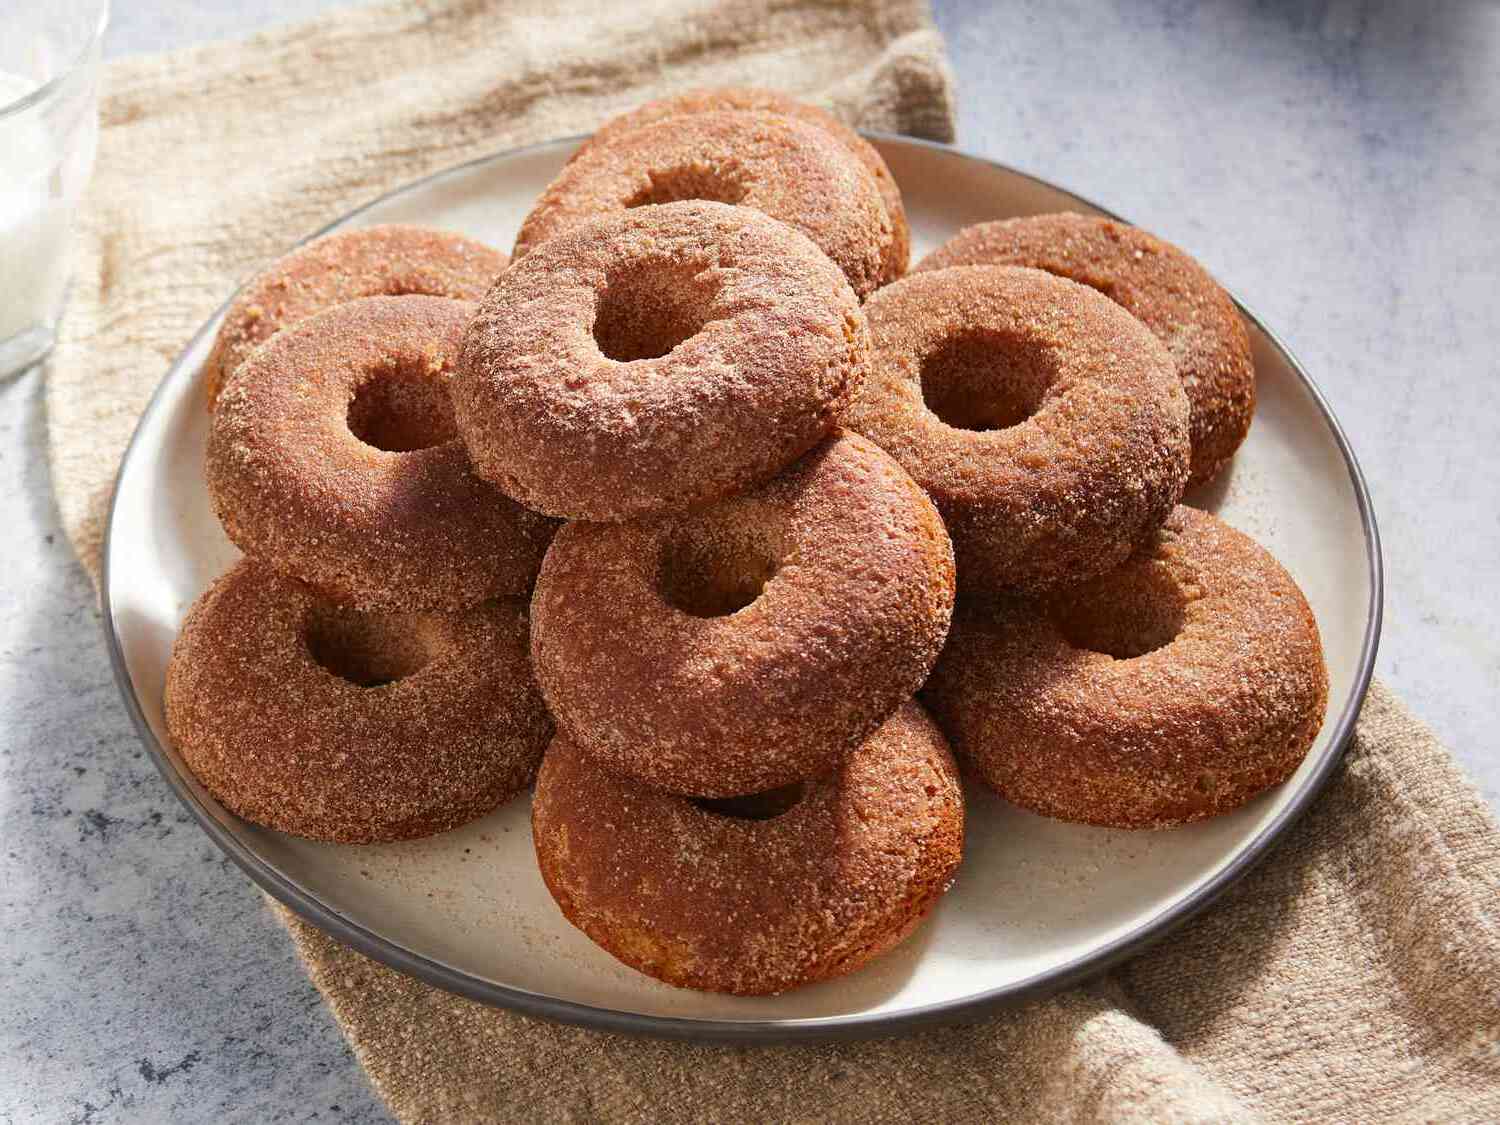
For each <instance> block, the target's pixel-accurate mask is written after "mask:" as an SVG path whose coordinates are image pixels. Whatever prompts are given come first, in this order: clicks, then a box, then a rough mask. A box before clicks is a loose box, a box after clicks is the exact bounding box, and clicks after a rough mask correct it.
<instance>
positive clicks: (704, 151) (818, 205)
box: [515, 112, 896, 297]
mask: <svg viewBox="0 0 1500 1125" xmlns="http://www.w3.org/2000/svg"><path fill="white" fill-rule="evenodd" d="M686 199H696V200H713V201H715V202H718V203H731V204H738V205H739V206H741V207H749V208H753V209H754V210H756V211H760V212H763V213H764V214H767V215H770V216H771V217H772V218H773V219H779V220H780V221H781V222H783V223H786V224H787V225H789V226H792V227H795V228H796V229H797V230H799V231H801V232H802V233H803V234H805V235H807V237H808V238H810V239H812V241H813V243H814V244H816V245H817V247H818V248H819V249H820V250H822V251H823V252H824V253H825V254H827V255H828V256H829V257H830V258H832V259H833V260H834V262H835V263H836V264H837V265H838V267H839V268H840V269H841V270H843V271H844V276H845V277H847V278H848V279H849V284H850V285H851V286H852V287H853V288H854V292H855V293H856V294H858V295H859V296H861V297H863V296H865V295H866V294H867V293H869V292H871V291H872V290H874V289H876V288H877V287H878V286H880V285H883V284H884V283H885V282H887V281H890V280H892V278H893V277H894V275H893V274H892V273H890V262H891V258H892V255H893V253H894V242H895V239H896V234H895V227H894V224H893V223H892V221H891V217H890V214H889V213H888V212H887V210H886V204H885V202H884V200H883V199H882V197H881V194H880V188H879V187H878V186H877V184H876V183H875V179H874V177H873V176H871V175H870V173H869V171H868V169H866V168H865V166H864V165H863V164H861V163H860V162H859V160H857V159H856V158H855V157H854V156H852V155H850V153H849V151H848V150H847V149H846V148H844V147H842V146H841V145H839V144H838V143H837V142H835V141H834V139H833V138H832V137H831V136H829V134H828V133H827V132H825V131H824V130H823V129H822V128H820V127H819V126H817V125H811V124H809V123H808V122H806V121H799V120H797V119H796V118H792V117H785V116H782V115H779V114H770V113H747V112H746V113H700V114H692V115H689V116H685V117H673V118H669V119H667V120H664V121H657V122H654V123H652V124H650V125H643V126H641V127H640V128H639V129H633V130H631V131H630V132H626V133H617V134H614V135H612V136H609V137H606V138H604V139H603V140H599V141H596V142H595V143H593V144H591V145H590V146H589V148H588V151H587V152H584V153H582V154H581V155H580V156H578V158H577V159H575V160H573V161H572V162H571V163H569V164H568V165H566V166H565V167H564V168H563V170H562V171H561V172H560V173H559V174H558V176H557V179H555V180H553V181H552V183H551V184H550V185H549V186H548V188H547V190H546V191H544V192H543V193H542V196H541V198H540V199H538V200H537V203H536V206H535V207H533V208H532V210H531V213H530V214H529V215H527V216H526V221H525V222H523V223H522V224H521V232H520V234H519V235H517V237H516V245H515V256H516V257H517V258H520V257H522V256H523V255H525V254H528V253H530V252H531V250H532V249H533V248H534V247H536V246H538V245H541V244H542V243H545V242H547V241H548V240H549V239H552V238H555V237H557V235H559V234H561V233H562V232H563V231H566V230H571V229H572V228H574V227H576V226H577V225H578V224H579V223H582V222H585V221H587V220H588V219H592V218H597V217H598V216H600V215H610V214H615V213H618V212H620V211H624V210H627V209H630V208H634V207H640V206H642V205H646V204H652V203H673V202H678V201H681V200H686Z"/></svg>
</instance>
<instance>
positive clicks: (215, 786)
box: [166, 559, 552, 844]
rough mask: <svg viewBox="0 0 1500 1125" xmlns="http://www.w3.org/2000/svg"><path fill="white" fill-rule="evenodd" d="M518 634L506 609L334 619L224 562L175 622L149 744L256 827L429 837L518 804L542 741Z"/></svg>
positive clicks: (537, 701) (255, 573) (521, 615)
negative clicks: (156, 741) (166, 742)
mask: <svg viewBox="0 0 1500 1125" xmlns="http://www.w3.org/2000/svg"><path fill="white" fill-rule="evenodd" d="M526 633H527V622H526V604H525V602H524V601H522V600H520V599H510V600H507V601H493V602H486V603H485V604H484V605H481V606H478V607H476V608H474V609H471V610H468V611H466V612H464V613H460V614H451V615H420V614H360V613H352V612H349V611H345V610H340V609H338V608H336V607H334V606H333V605H331V604H329V603H327V602H323V601H321V600H320V599H318V598H316V597H315V596H313V595H312V594H311V593H309V592H308V590H307V588H306V587H305V586H303V585H301V584H299V583H297V582H292V581H289V580H287V579H284V578H281V577H279V576H278V575H277V574H276V573H275V572H273V571H271V570H269V569H267V568H266V567H263V566H261V565H260V564H259V563H257V562H255V561H254V560H252V559H246V560H242V561H241V562H239V563H238V564H236V565H235V567H234V568H233V569H232V570H230V571H229V572H228V573H227V574H225V575H223V576H222V577H220V578H219V579H218V580H217V581H216V582H215V583H214V584H213V585H212V586H211V587H209V589H208V592H207V593H205V594H204V595H203V596H202V597H201V598H199V599H198V601H197V602H196V603H195V604H194V606H193V608H192V610H191V611H190V612H189V613H188V616H187V619H186V620H185V621H184V622H183V625H182V631H181V633H179V634H178V636H177V642H176V644H174V645H173V647H172V659H171V662H170V664H169V665H168V668H167V687H166V720H167V729H168V731H169V732H170V733H171V737H172V742H173V744H174V745H175V746H176V747H177V752H178V753H179V754H181V755H182V758H183V761H184V762H186V763H187V765H188V768H189V769H191V770H192V771H193V773H194V775H196V776H197V778H198V780H199V781H200V782H202V783H203V785H204V786H205V787H206V788H207V789H208V791H209V792H210V793H212V794H213V795H214V797H215V798H216V799H217V800H218V801H219V802H220V803H221V804H223V805H224V806H225V807H226V808H228V809H229V810H230V811H231V812H234V813H236V814H237V815H239V816H242V817H244V818H245V819H246V820H249V821H253V822H254V823H256V824H260V825H264V826H265V827H267V828H275V829H277V830H279V831H282V832H290V833H292V834H293V835H297V836H306V837H308V838H310V839H314V840H329V841H333V842H335V843H347V844H364V843H374V842H378V841H388V840H406V839H412V838H414V837H417V836H429V835H432V834H433V833H436V832H444V831H446V830H448V829H450V828H454V827H457V826H458V825H460V824H463V823H464V822H466V821H469V820H473V819H474V818H476V817H479V816H483V815H484V814H485V813H487V812H489V811H490V810H491V809H493V808H495V807H496V806H497V805H499V804H501V803H502V802H504V801H506V800H509V799H510V798H511V797H513V796H514V795H516V794H517V793H519V792H520V791H521V790H522V789H523V788H524V787H525V786H526V784H527V782H528V781H530V779H531V776H532V774H533V773H534V771H535V770H536V765H537V762H538V761H539V760H540V758H541V755H542V751H543V749H544V748H545V747H546V744H547V740H548V738H549V737H550V736H551V733H552V723H551V720H549V719H548V717H547V712H546V708H545V707H544V706H543V704H542V700H541V696H540V695H538V693H537V690H536V685H535V683H534V682H533V681H532V678H531V670H530V667H529V665H528V663H527V658H526Z"/></svg>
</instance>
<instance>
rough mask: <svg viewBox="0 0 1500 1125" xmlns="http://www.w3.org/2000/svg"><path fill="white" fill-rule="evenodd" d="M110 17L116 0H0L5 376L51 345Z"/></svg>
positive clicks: (0, 282)
mask: <svg viewBox="0 0 1500 1125" xmlns="http://www.w3.org/2000/svg"><path fill="white" fill-rule="evenodd" d="M108 17H109V3H108V0H0V379H5V378H7V377H9V376H11V375H15V374H17V373H18V372H20V371H22V370H24V369H25V368H26V367H28V366H30V365H31V364H32V363H35V362H36V361H37V360H39V359H41V358H42V357H43V356H45V355H46V354H47V353H48V352H49V351H51V349H52V343H53V340H54V338H55V335H56V331H57V322H58V317H59V316H60V315H61V314H62V306H63V298H64V297H65V296H66V292H67V285H68V228H69V224H70V222H71V220H72V216H73V209H74V207H75V206H76V205H77V203H78V198H79V196H80V195H82V194H83V189H84V187H85V185H86V184H87V183H88V178H89V172H90V171H91V170H92V168H93V166H94V148H95V145H96V142H97V140H98V136H99V41H100V38H101V37H102V36H103V34H104V26H105V23H106V22H107V20H108Z"/></svg>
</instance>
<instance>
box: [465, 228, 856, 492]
mask: <svg viewBox="0 0 1500 1125" xmlns="http://www.w3.org/2000/svg"><path fill="white" fill-rule="evenodd" d="M674 345H675V346H674ZM604 347H608V348H609V349H610V352H611V353H612V355H613V356H614V357H615V358H611V355H607V354H606V353H605V351H604V350H602V349H603V348H604ZM668 349H670V350H668ZM867 350H868V332H867V330H866V327H865V320H864V315H863V314H862V313H861V311H860V308H859V302H858V301H857V300H856V299H855V296H854V294H853V292H852V291H851V290H850V289H849V286H848V284H847V282H845V280H844V278H843V276H842V275H841V274H840V273H839V271H838V269H837V268H836V267H835V266H834V265H833V263H831V262H830V261H829V260H828V259H827V258H826V257H825V256H824V255H823V254H822V253H821V252H820V251H819V250H818V248H817V247H816V246H814V245H813V244H812V243H811V242H809V241H808V240H807V239H806V238H804V237H803V236H802V235H800V234H798V233H797V232H796V231H794V230H792V229H791V228H790V227H787V226H784V225H783V224H781V223H777V222H775V221H774V220H772V219H769V218H767V217H766V216H764V215H762V214H759V213H758V212H755V211H752V210H749V209H747V208H743V207H729V206H726V205H724V204H722V203H705V202H701V201H698V202H688V203H671V204H666V205H662V206H646V207H640V208H637V209H634V210H630V211H622V212H620V213H618V214H614V215H609V216H605V217H603V218H600V219H595V220H593V221H592V222H589V223H586V224H584V225H583V226H581V227H578V228H576V229H574V230H572V231H569V232H567V233H565V234H562V235H559V236H558V237H556V238H553V239H550V240H549V241H547V242H546V243H543V244H542V245H541V246H538V247H537V248H536V249H535V250H533V251H532V252H531V253H529V254H527V255H526V256H525V257H524V258H519V259H517V260H516V262H515V264H513V265H512V266H511V268H510V269H508V270H507V271H506V272H505V273H504V274H503V275H502V276H501V278H500V280H499V281H498V282H497V283H496V284H495V286H494V288H493V289H491V291H490V293H489V295H488V296H487V297H486V298H485V300H484V302H483V304H482V305H481V306H480V309H479V313H478V315H477V316H476V317H475V318H474V321H473V323H472V324H471V326H470V328H469V331H468V333H467V335H466V337H465V339H464V348H463V356H462V359H461V363H460V372H461V373H460V377H459V378H458V380H457V381H456V385H455V387H454V404H455V407H456V408H457V419H458V424H459V427H460V429H461V431H462V433H463V436H464V440H465V442H466V443H467V445H468V448H469V453H470V455H471V456H472V458H473V460H474V465H475V468H476V470H477V471H478V472H479V473H480V474H481V475H482V476H484V477H485V478H486V479H488V480H491V481H493V482H494V483H495V484H496V485H497V486H498V487H499V488H500V489H501V490H502V491H504V492H505V493H506V494H507V495H509V496H513V497H515V498H516V499H518V500H519V501H520V502H521V503H523V504H525V505H527V506H528V507H530V508H533V509H536V510H538V511H543V512H547V513H549V514H551V515H560V516H567V517H569V518H572V519H587V520H620V519H631V518H634V517H637V516H642V515H647V514H650V513H653V512H660V511H664V510H673V509H682V508H686V507H690V506H693V505H697V504H703V503H707V502H710V501H712V500H716V499H718V498H719V497H721V496H726V495H732V494H735V493H738V492H743V491H744V490H746V489H748V488H753V487H755V486H756V485H758V484H761V483H762V482H764V481H766V480H768V479H769V478H770V477H772V476H773V475H775V474H776V473H777V472H778V471H780V470H781V469H782V468H783V467H784V466H786V465H787V464H788V463H789V462H791V461H792V460H794V459H795V458H797V457H798V456H800V455H801V454H803V453H805V452H806V451H807V450H808V449H810V448H812V446H813V445H815V444H816V443H817V442H818V441H819V440H821V439H822V438H823V437H824V435H826V434H827V433H828V432H829V431H830V430H831V429H832V428H833V426H834V425H835V424H836V423H837V421H838V419H839V418H840V416H841V415H842V414H843V412H844V410H845V409H846V408H847V406H848V402H849V399H850V398H851V397H852V395H853V394H854V393H855V391H856V390H857V389H858V386H859V380H860V378H861V377H862V374H863V364H864V360H865V356H866V354H867ZM663 353H665V354H663Z"/></svg>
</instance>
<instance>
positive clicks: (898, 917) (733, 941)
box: [531, 702, 964, 995]
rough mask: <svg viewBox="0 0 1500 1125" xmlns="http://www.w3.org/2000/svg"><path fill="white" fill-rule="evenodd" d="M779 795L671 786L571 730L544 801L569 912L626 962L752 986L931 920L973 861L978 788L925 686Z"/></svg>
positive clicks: (554, 864) (668, 976) (818, 976)
mask: <svg viewBox="0 0 1500 1125" xmlns="http://www.w3.org/2000/svg"><path fill="white" fill-rule="evenodd" d="M767 797H768V798H780V800H779V801H777V802H776V803H774V804H773V803H771V802H770V801H769V800H768V801H765V802H761V805H762V807H761V808H759V809H743V808H739V809H732V810H731V809H726V808H724V807H723V804H722V803H721V804H720V805H719V806H717V807H716V806H714V805H711V804H709V803H707V802H697V801H693V800H690V799H688V798H684V797H673V796H670V795H668V794H666V793H662V792H660V791H659V790H655V789H652V788H650V787H649V786H645V785H642V784H640V783H639V782H635V781H630V780H628V779H624V778H620V777H618V776H617V775H614V774H611V773H609V772H608V771H606V770H604V769H601V768H600V767H599V766H598V764H597V763H595V762H594V761H593V759H592V758H590V757H589V756H588V755H586V754H584V753H583V751H582V750H581V749H580V748H579V747H578V746H577V744H575V743H574V742H573V741H572V740H570V739H569V738H568V737H567V736H566V735H562V734H559V735H558V736H557V737H556V738H555V739H553V741H552V745H551V747H550V748H549V749H548V750H547V755H546V757H545V758H544V759H543V762H542V769H541V773H540V774H539V775H538V777H537V787H536V800H535V803H534V804H533V805H532V811H531V824H532V837H533V839H534V841H535V843H536V854H537V863H538V866H540V868H541V871H542V878H543V880H544V881H545V882H546V884H547V889H548V890H549V891H551V892H552V897H553V898H554V899H556V900H557V904H558V906H559V907H560V908H561V910H562V912H563V914H564V915H565V916H566V917H567V919H568V921H570V922H572V923H573V925H575V926H577V927H578V928H579V929H581V930H582V931H583V932H584V933H585V934H587V935H588V936H589V937H590V938H591V939H593V940H594V941H595V942H597V943H598V944H599V945H600V946H602V947H603V948H604V949H605V950H607V951H608V952H609V953H611V954H613V955H614V956H615V957H617V958H619V959H620V960H621V961H623V962H625V964H627V965H629V966H631V967H632V968H634V969H638V970H639V971H641V972H643V973H646V974H648V975H650V976H653V977H656V978H657V979H659V980H663V981H666V982H667V983H668V984H674V985H677V986H679V987H683V988H697V989H704V990H707V991H712V992H730V993H738V994H741V995H762V994H766V993H775V992H784V991H786V990H787V989H789V988H795V987H797V986H799V985H804V984H809V983H811V982H813V981H818V980H824V979H827V978H829V977H835V976H842V975H843V974H845V973H849V972H853V971H854V970H855V969H858V968H860V967H861V966H862V965H864V964H866V963H867V962H868V961H870V960H871V959H872V958H874V957H878V956H879V955H880V954H882V953H884V952H886V951H887V950H889V949H891V948H893V947H894V946H895V945H897V944H898V943H899V942H901V941H902V940H903V939H904V938H906V936H907V935H908V934H910V933H911V932H912V930H914V929H915V928H916V927H917V924H918V923H919V922H921V920H922V919H923V918H924V917H925V916H926V915H927V913H928V912H929V911H930V910H931V909H932V907H933V906H934V905H935V904H936V902H937V900H938V899H939V898H940V897H941V896H942V894H943V892H944V891H945V890H947V889H948V886H949V885H950V883H951V881H952V878H953V875H954V872H955V871H956V870H957V868H958V863H959V858H960V854H961V851H962V847H963V817H964V807H963V793H962V791H961V790H960V788H959V784H958V777H957V772H956V770H955V769H954V766H953V759H952V756H951V755H950V753H949V751H948V748H947V745H946V744H945V743H944V741H943V737H942V735H941V734H940V733H939V732H938V730H937V728H936V727H935V726H934V725H933V723H932V720H930V719H929V718H928V717H927V716H926V715H925V714H924V713H923V712H922V709H921V708H920V707H918V706H917V705H916V704H914V703H909V702H908V703H905V704H903V705H902V706H901V707H900V709H899V710H897V711H896V713H895V714H894V715H892V716H891V718H890V719H888V720H887V721H886V722H885V724H884V725H882V726H881V727H880V728H879V729H878V730H877V731H876V732H875V733H874V734H873V735H872V736H871V737H870V738H869V739H868V740H867V741H866V742H865V743H864V744H863V745H861V746H859V747H858V748H857V749H856V750H854V752H853V753H851V754H850V755H848V756H847V757H846V758H845V759H844V761H843V762H842V764H841V765H840V767H839V768H838V770H837V771H836V772H835V773H833V774H832V775H830V776H828V777H826V778H824V779H823V780H821V781H815V782H810V783H808V784H807V785H806V786H805V787H803V788H802V791H801V792H800V794H799V793H793V794H790V795H786V794H775V795H767ZM788 797H790V799H791V800H794V801H795V804H793V805H792V807H791V808H790V809H786V810H785V811H783V807H784V805H785V804H786V803H787V799H788ZM799 798H800V799H799ZM747 812H748V813H749V815H743V814H744V813H747ZM737 813H739V814H740V815H737ZM767 814H773V815H771V816H770V818H769V819H762V818H763V817H765V816H766V815H767Z"/></svg>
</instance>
